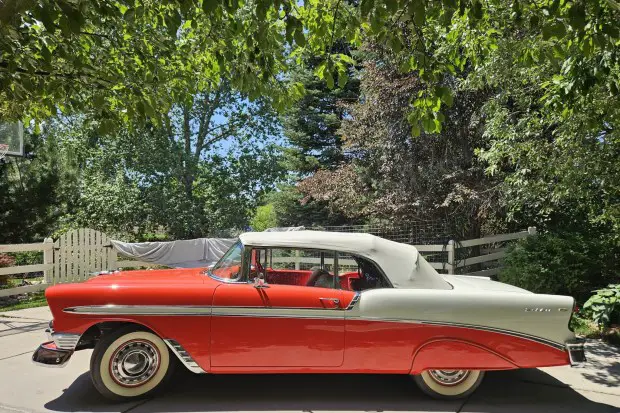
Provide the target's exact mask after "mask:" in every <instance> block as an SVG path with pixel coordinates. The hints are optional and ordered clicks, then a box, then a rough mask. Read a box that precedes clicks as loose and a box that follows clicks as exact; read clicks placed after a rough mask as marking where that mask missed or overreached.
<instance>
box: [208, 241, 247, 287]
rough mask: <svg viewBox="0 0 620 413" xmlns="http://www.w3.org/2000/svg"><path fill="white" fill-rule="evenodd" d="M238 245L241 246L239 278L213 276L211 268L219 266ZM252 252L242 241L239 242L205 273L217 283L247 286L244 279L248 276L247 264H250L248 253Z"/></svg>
mask: <svg viewBox="0 0 620 413" xmlns="http://www.w3.org/2000/svg"><path fill="white" fill-rule="evenodd" d="M237 245H241V273H240V275H239V277H237V278H235V279H232V278H221V277H218V276H217V275H215V274H213V273H212V272H211V268H213V267H215V266H216V265H217V264H219V262H220V261H221V260H222V259H224V257H225V256H226V254H227V253H228V251H230V250H231V249H232V248H235V247H236V246H237ZM248 250H250V251H251V248H250V249H248V248H246V247H245V245H243V243H242V242H241V240H238V241H237V242H235V243H234V244H233V245H231V246H230V248H229V249H228V250H227V251H226V252H225V253H224V255H222V258H220V259H219V260H218V261H217V262H216V263H215V264H213V266H212V267H211V268H207V270H206V271H205V272H206V274H207V275H208V276H209V277H211V278H213V279H214V280H216V281H219V282H223V283H227V284H245V283H246V281H242V280H243V279H244V278H247V277H246V274H247V270H246V267H247V265H246V264H247V263H248V262H249V260H248V258H247V251H248Z"/></svg>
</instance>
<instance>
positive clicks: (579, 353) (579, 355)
mask: <svg viewBox="0 0 620 413" xmlns="http://www.w3.org/2000/svg"><path fill="white" fill-rule="evenodd" d="M585 342H586V341H585V340H584V339H575V340H571V341H567V342H566V351H567V352H568V359H569V360H570V365H571V366H578V365H580V364H582V363H585V362H586V352H585V349H584V347H585V346H584V345H585Z"/></svg>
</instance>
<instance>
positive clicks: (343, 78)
mask: <svg viewBox="0 0 620 413" xmlns="http://www.w3.org/2000/svg"><path fill="white" fill-rule="evenodd" d="M348 81H349V75H347V72H345V71H342V72H341V71H339V72H338V87H340V88H343V87H345V86H346V84H347V82H348Z"/></svg>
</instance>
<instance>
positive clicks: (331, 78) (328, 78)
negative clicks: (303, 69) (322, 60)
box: [325, 71, 334, 89]
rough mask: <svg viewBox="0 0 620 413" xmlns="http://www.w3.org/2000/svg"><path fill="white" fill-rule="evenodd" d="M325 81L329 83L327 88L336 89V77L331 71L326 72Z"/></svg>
mask: <svg viewBox="0 0 620 413" xmlns="http://www.w3.org/2000/svg"><path fill="white" fill-rule="evenodd" d="M325 81H326V82H327V87H328V88H330V89H333V88H334V76H333V75H332V73H331V72H330V71H326V72H325Z"/></svg>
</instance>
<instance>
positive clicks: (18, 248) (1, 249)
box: [0, 242, 47, 253]
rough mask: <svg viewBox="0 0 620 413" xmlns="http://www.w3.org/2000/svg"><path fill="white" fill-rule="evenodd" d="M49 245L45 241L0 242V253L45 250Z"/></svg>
mask: <svg viewBox="0 0 620 413" xmlns="http://www.w3.org/2000/svg"><path fill="white" fill-rule="evenodd" d="M46 247H47V244H46V243H45V242H37V243H34V244H15V245H14V244H0V253H5V252H26V251H43V250H45V248H46Z"/></svg>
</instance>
